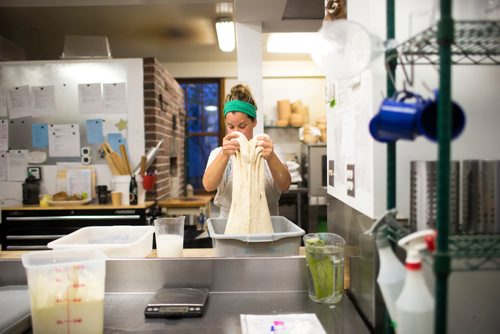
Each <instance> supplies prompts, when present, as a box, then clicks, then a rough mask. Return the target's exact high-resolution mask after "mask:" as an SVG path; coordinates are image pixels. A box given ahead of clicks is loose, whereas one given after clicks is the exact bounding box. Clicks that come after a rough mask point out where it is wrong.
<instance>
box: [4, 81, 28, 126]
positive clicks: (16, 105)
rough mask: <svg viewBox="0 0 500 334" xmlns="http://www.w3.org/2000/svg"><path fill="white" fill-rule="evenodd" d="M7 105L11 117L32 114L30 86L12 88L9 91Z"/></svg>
mask: <svg viewBox="0 0 500 334" xmlns="http://www.w3.org/2000/svg"><path fill="white" fill-rule="evenodd" d="M7 107H8V109H9V116H10V118H11V119H15V118H22V117H29V116H31V108H30V86H20V87H13V88H10V89H9V90H8V91H7Z"/></svg>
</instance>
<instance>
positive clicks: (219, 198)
mask: <svg viewBox="0 0 500 334" xmlns="http://www.w3.org/2000/svg"><path fill="white" fill-rule="evenodd" d="M221 150H222V147H217V148H215V149H213V150H212V152H210V156H209V157H208V161H207V166H206V167H208V166H210V164H211V163H212V162H213V161H214V160H215V158H216V157H217V155H218V154H219V153H220V151H221ZM274 154H276V156H277V157H278V158H279V159H280V161H281V162H283V163H284V159H283V156H282V155H281V153H280V151H279V148H277V146H276V145H274ZM206 167H205V170H206ZM264 170H265V173H264V174H265V177H266V198H267V205H268V206H269V213H270V214H271V216H278V215H279V212H278V201H279V199H280V196H281V191H280V190H279V188H278V187H277V186H276V184H275V183H274V179H273V176H272V174H271V170H270V169H269V165H268V164H267V161H266V160H264ZM232 198H233V157H231V158H230V159H229V161H228V162H227V166H226V170H225V171H224V175H222V180H221V181H220V183H219V185H218V186H217V194H216V195H215V198H214V203H215V205H217V206H218V207H219V208H220V216H219V217H220V218H227V217H228V216H229V210H230V209H231V200H232Z"/></svg>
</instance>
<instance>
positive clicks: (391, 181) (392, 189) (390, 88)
mask: <svg viewBox="0 0 500 334" xmlns="http://www.w3.org/2000/svg"><path fill="white" fill-rule="evenodd" d="M386 5H387V17H386V25H387V28H386V29H387V31H386V36H387V40H391V39H394V38H395V37H396V24H395V0H387V1H386ZM394 53H396V51H395V50H389V51H387V52H386V53H385V57H386V61H387V59H390V60H389V66H388V71H390V72H391V73H387V76H386V87H387V96H392V95H393V94H394V91H395V89H396V88H395V87H394V83H393V81H392V80H391V77H390V75H392V77H393V78H396V65H397V61H396V57H393V56H392V55H393V54H394ZM395 207H396V142H393V143H388V144H387V209H392V208H395ZM391 325H392V323H391V318H390V316H389V313H388V312H387V309H386V310H385V312H384V333H387V334H390V333H394V330H393V328H392V326H391Z"/></svg>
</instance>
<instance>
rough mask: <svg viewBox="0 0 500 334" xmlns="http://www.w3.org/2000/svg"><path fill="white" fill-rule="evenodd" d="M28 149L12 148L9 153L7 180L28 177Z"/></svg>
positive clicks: (18, 179)
mask: <svg viewBox="0 0 500 334" xmlns="http://www.w3.org/2000/svg"><path fill="white" fill-rule="evenodd" d="M28 153H29V151H28V150H10V151H9V152H8V153H7V180H8V181H21V182H22V181H24V180H26V177H27V168H28Z"/></svg>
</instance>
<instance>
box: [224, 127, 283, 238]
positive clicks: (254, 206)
mask: <svg viewBox="0 0 500 334" xmlns="http://www.w3.org/2000/svg"><path fill="white" fill-rule="evenodd" d="M239 135H240V136H239V137H238V139H237V140H238V143H239V144H240V150H239V151H237V152H236V153H235V155H233V156H232V157H231V159H232V164H233V197H232V201H231V208H230V209H229V216H228V218H227V224H226V231H225V234H265V233H273V232H274V231H273V225H272V223H271V215H270V213H269V207H268V206H267V198H266V190H265V182H266V179H265V175H264V172H265V171H264V161H263V159H262V153H261V152H262V147H257V146H256V145H257V140H256V139H255V138H253V139H251V140H250V141H248V140H247V138H246V137H245V135H243V134H241V133H239Z"/></svg>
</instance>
